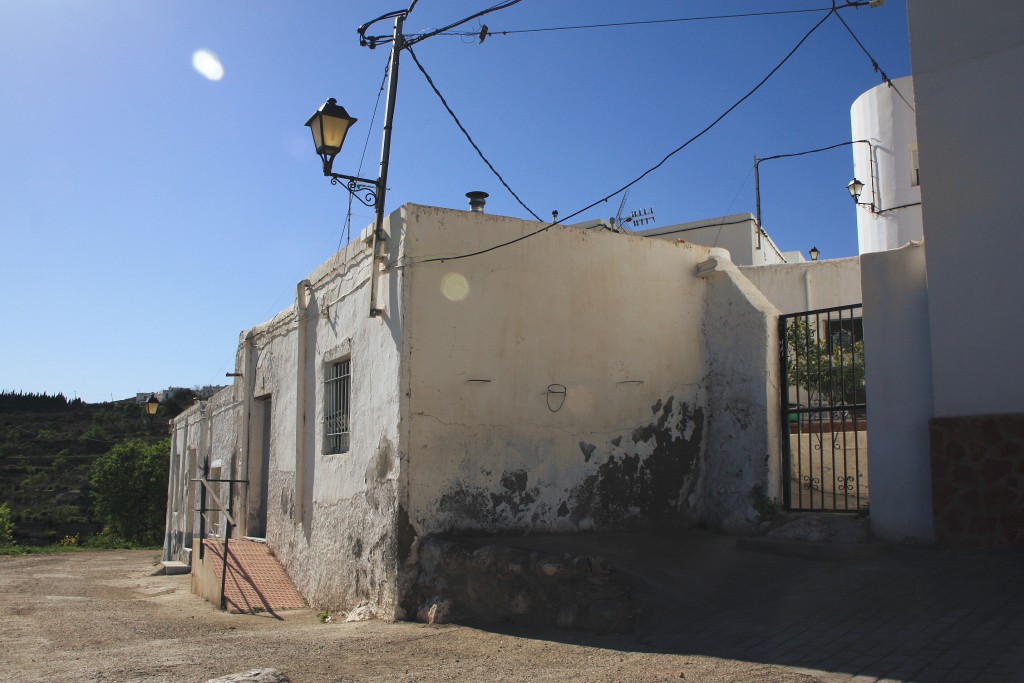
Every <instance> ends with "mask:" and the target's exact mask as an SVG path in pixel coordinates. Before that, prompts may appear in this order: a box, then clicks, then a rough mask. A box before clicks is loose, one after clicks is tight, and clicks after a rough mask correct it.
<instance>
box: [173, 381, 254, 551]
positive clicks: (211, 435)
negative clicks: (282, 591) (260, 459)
mask: <svg viewBox="0 0 1024 683" xmlns="http://www.w3.org/2000/svg"><path fill="white" fill-rule="evenodd" d="M239 393H240V391H239V388H237V387H235V386H231V387H227V388H225V389H222V390H221V391H219V392H218V393H216V394H214V395H213V396H212V397H211V398H210V400H208V401H202V402H197V403H196V404H195V405H193V406H192V407H190V408H188V409H187V410H185V411H184V412H182V413H181V414H180V415H178V417H177V418H175V420H174V425H173V427H172V431H171V460H170V472H169V477H168V486H167V497H168V502H167V531H166V532H165V537H164V553H163V556H164V559H165V560H176V561H179V562H188V561H189V551H190V549H191V548H192V537H193V535H197V534H198V532H199V515H198V514H197V513H195V512H194V511H195V510H196V509H198V507H199V500H200V490H201V489H200V484H198V483H196V482H194V481H192V480H193V479H195V478H196V477H198V476H200V475H201V474H202V471H203V464H204V463H208V464H209V467H210V478H211V479H229V478H231V477H232V472H233V471H234V467H235V464H236V463H237V462H238V457H237V456H238V438H237V437H238V423H239V415H240V412H239V408H240V405H241V404H240V402H239V401H238V395H239ZM213 491H214V493H215V494H217V495H218V496H220V497H221V499H222V500H223V501H224V503H225V504H227V501H228V486H227V485H226V484H220V485H216V486H214V488H213ZM207 507H208V508H209V509H210V510H211V512H210V513H209V514H208V515H207V524H208V527H209V528H208V532H209V533H210V534H222V533H223V530H224V525H225V523H226V519H225V518H224V516H223V515H221V514H220V513H219V512H218V511H217V510H216V508H217V505H216V504H215V503H214V502H213V500H212V498H210V497H208V500H207Z"/></svg>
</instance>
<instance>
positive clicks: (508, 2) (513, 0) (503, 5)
mask: <svg viewBox="0 0 1024 683" xmlns="http://www.w3.org/2000/svg"><path fill="white" fill-rule="evenodd" d="M520 2H522V0H505V1H504V2H499V3H498V4H496V5H492V6H491V7H488V8H487V9H485V10H481V11H479V12H477V13H476V14H471V15H470V16H468V17H466V18H465V19H460V20H459V21H456V22H453V23H451V24H448V25H447V26H445V27H444V28H439V29H436V30H434V31H429V32H427V33H422V34H419V35H414V36H412V37H411V38H409V37H407V38H406V40H405V41H404V42H405V44H404V45H403V46H402V47H410V46H412V45H415V44H416V43H418V42H420V41H421V40H426V39H427V38H431V37H433V36H436V35H438V34H440V33H444V32H445V31H450V30H451V29H453V28H455V27H456V26H462V25H463V24H465V23H466V22H467V21H472V20H473V19H476V18H477V17H482V16H484V15H485V14H490V13H491V12H497V11H498V10H503V9H507V8H509V7H511V6H512V5H515V4H518V3H520ZM413 4H415V3H413Z"/></svg>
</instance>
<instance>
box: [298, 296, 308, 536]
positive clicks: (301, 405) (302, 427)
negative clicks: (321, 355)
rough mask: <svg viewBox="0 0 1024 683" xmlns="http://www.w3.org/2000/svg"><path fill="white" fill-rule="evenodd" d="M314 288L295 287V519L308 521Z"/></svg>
mask: <svg viewBox="0 0 1024 683" xmlns="http://www.w3.org/2000/svg"><path fill="white" fill-rule="evenodd" d="M311 290H312V285H311V284H310V283H309V280H303V281H302V282H300V283H299V284H298V285H296V286H295V320H296V323H297V329H296V334H295V338H296V344H297V345H298V347H297V348H296V353H295V365H296V370H295V372H296V376H295V515H296V519H298V520H299V521H300V522H301V521H302V520H303V519H304V517H305V497H306V453H305V451H306V448H305V446H306V308H307V307H308V305H309V296H310V292H311Z"/></svg>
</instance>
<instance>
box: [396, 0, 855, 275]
mask: <svg viewBox="0 0 1024 683" xmlns="http://www.w3.org/2000/svg"><path fill="white" fill-rule="evenodd" d="M835 12H836V10H834V9H833V10H831V11H829V13H828V14H826V15H825V16H824V17H823V18H822V19H821V21H819V22H818V23H816V24H815V25H814V26H813V27H812V28H811V30H810V31H808V32H807V33H806V34H805V35H804V37H803V38H801V39H800V41H799V42H798V43H797V44H796V45H795V46H794V47H793V49H791V50H790V51H789V52H788V53H787V54H786V56H785V57H783V58H782V61H780V62H779V63H778V64H776V65H775V67H774V68H773V69H772V70H771V71H769V72H768V75H767V76H765V77H764V78H762V79H761V80H760V81H759V82H758V84H757V85H755V86H754V87H753V88H751V89H750V90H749V91H748V92H747V93H746V94H745V95H743V97H741V98H740V99H738V100H736V102H735V103H733V104H732V106H730V107H729V108H728V109H726V110H725V111H724V112H722V114H720V115H719V116H718V117H717V118H716V119H715V120H714V121H712V122H711V123H709V124H708V125H707V126H705V127H704V128H703V129H702V130H701V131H700V132H699V133H697V134H696V135H694V136H693V137H691V138H690V139H689V140H687V141H686V142H684V143H683V144H681V145H679V146H678V147H676V148H675V149H674V150H672V151H671V152H669V153H668V154H666V155H665V156H664V158H662V160H661V161H659V162H658V163H656V164H655V165H654V166H651V167H650V168H649V169H647V170H646V171H644V172H643V173H641V174H640V175H638V176H637V177H636V178H634V179H633V180H631V181H630V182H628V183H626V184H625V185H623V186H622V187H620V188H619V189H617V190H615V191H614V192H611V193H609V194H607V195H605V196H604V197H602V198H601V199H598V200H597V201H595V202H592V203H590V204H588V205H587V206H584V207H583V208H582V209H580V210H578V211H576V212H574V213H571V214H569V215H568V216H565V217H564V218H561V219H559V220H557V221H554V222H552V223H548V224H547V225H545V226H543V227H541V228H538V229H537V230H534V231H533V232H528V233H526V234H525V235H521V236H520V237H516V238H515V239H511V240H508V241H506V242H502V243H500V244H496V245H494V246H491V247H487V248H486V249H480V250H477V251H474V252H470V253H467V254H459V255H456V256H438V257H435V258H429V259H423V260H421V261H417V262H416V263H433V262H437V261H440V262H444V261H455V260H458V259H464V258H470V257H472V256H479V255H481V254H486V253H488V252H491V251H495V250H497V249H501V248H503V247H507V246H509V245H512V244H515V243H516V242H521V241H523V240H525V239H529V238H530V237H533V236H534V235H539V234H540V233H542V232H545V231H547V230H550V229H551V228H553V227H555V226H556V225H558V224H560V223H564V222H565V221H567V220H569V219H570V218H575V217H576V216H578V215H580V214H581V213H583V212H584V211H587V210H589V209H592V208H594V207H595V206H597V205H598V204H600V203H602V202H607V201H608V200H609V199H611V198H612V197H614V196H616V195H617V194H619V193H621V192H625V191H626V190H628V189H629V188H631V187H632V186H633V185H636V184H637V183H639V182H640V181H641V180H643V179H644V178H646V177H647V176H649V175H650V174H651V173H653V172H654V171H656V170H658V169H659V168H661V167H662V166H664V165H665V163H666V162H668V160H669V159H671V158H672V157H673V156H675V155H676V154H678V153H679V152H681V151H683V150H684V149H686V148H687V147H689V146H690V145H691V144H693V143H694V142H696V141H697V140H698V139H700V138H701V137H703V136H704V135H705V134H706V133H707V132H708V131H710V130H711V129H712V128H714V127H715V126H717V125H718V124H719V123H720V122H721V121H722V120H723V119H724V118H725V117H726V116H728V115H729V114H731V113H732V112H733V110H735V109H736V108H737V107H739V106H740V105H741V104H743V103H744V102H745V101H747V100H748V99H750V97H751V96H753V94H754V93H756V92H757V91H758V90H760V89H761V87H762V86H763V85H764V84H765V83H767V82H768V80H769V79H770V78H771V77H772V76H774V75H775V74H776V72H778V70H779V69H781V68H782V67H783V65H784V64H785V63H786V62H788V61H789V60H790V58H791V57H792V56H793V55H794V54H796V52H797V50H799V49H800V47H801V46H802V45H803V44H804V43H805V42H807V39H808V38H810V37H811V35H813V34H814V32H815V31H817V30H818V29H819V28H820V27H821V25H822V24H824V23H825V22H826V21H827V20H828V18H829V17H831V16H832V15H833V14H835Z"/></svg>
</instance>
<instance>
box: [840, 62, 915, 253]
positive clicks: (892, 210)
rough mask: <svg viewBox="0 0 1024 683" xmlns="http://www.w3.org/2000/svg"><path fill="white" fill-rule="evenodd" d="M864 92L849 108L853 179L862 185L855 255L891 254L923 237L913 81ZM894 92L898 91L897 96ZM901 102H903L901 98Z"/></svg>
mask: <svg viewBox="0 0 1024 683" xmlns="http://www.w3.org/2000/svg"><path fill="white" fill-rule="evenodd" d="M893 85H895V86H896V87H895V89H894V88H891V87H889V85H888V84H887V83H882V84H881V85H879V86H876V87H874V88H872V89H871V90H868V91H867V92H866V93H864V94H863V95H861V96H860V97H858V98H857V100H856V101H855V102H854V103H853V106H852V107H851V108H850V120H851V123H852V128H853V139H854V140H868V141H869V142H870V143H871V144H870V146H869V145H867V144H864V143H857V144H854V145H853V169H854V176H855V177H856V178H857V179H858V180H860V181H861V182H862V183H864V190H863V192H862V193H861V195H860V200H859V202H860V203H859V205H858V206H857V237H858V243H859V250H860V253H862V254H863V253H866V252H871V251H885V250H886V249H896V248H897V247H901V246H903V245H904V244H906V243H907V242H909V241H910V240H919V239H922V238H923V237H924V231H923V228H922V220H921V187H920V184H919V183H920V174H919V171H918V168H919V166H918V163H917V123H916V120H915V118H914V111H913V110H912V109H911V108H910V106H909V105H908V102H909V104H910V105H912V104H914V81H913V78H912V77H911V76H904V77H903V78H897V79H896V80H894V81H893ZM897 90H898V91H899V92H897ZM901 94H902V95H903V97H904V98H906V100H907V102H904V101H903V98H901V97H900V95H901Z"/></svg>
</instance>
